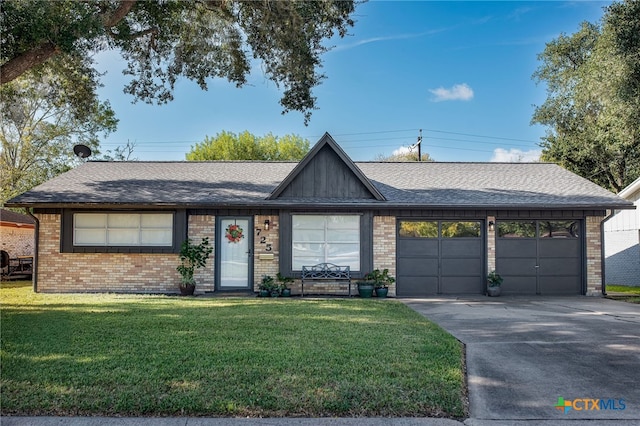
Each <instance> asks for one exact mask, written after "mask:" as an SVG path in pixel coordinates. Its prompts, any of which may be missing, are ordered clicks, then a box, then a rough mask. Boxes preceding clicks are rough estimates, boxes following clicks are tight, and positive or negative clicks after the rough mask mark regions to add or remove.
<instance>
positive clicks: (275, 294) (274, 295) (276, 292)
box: [271, 290, 280, 297]
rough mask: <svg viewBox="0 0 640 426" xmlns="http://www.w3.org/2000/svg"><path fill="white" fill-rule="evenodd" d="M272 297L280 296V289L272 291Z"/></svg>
mask: <svg viewBox="0 0 640 426" xmlns="http://www.w3.org/2000/svg"><path fill="white" fill-rule="evenodd" d="M271 297H280V292H279V291H277V290H276V291H272V292H271Z"/></svg>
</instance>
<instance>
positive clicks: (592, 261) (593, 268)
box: [586, 216, 603, 296]
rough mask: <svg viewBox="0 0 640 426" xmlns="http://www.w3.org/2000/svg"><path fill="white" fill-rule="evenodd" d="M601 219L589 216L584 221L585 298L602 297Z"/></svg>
mask: <svg viewBox="0 0 640 426" xmlns="http://www.w3.org/2000/svg"><path fill="white" fill-rule="evenodd" d="M602 219H603V217H601V216H589V217H587V219H586V239H587V292H586V294H587V296H601V295H602V234H601V232H600V223H601V222H602Z"/></svg>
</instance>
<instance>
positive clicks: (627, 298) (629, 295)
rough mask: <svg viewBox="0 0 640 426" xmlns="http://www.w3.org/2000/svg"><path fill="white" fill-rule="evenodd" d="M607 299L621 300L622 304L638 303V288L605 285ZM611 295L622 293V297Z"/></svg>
mask: <svg viewBox="0 0 640 426" xmlns="http://www.w3.org/2000/svg"><path fill="white" fill-rule="evenodd" d="M607 293H608V296H607V297H608V298H609V299H614V300H622V301H623V302H631V303H640V287H629V286H625V285H609V284H607ZM611 293H624V295H612V294H611Z"/></svg>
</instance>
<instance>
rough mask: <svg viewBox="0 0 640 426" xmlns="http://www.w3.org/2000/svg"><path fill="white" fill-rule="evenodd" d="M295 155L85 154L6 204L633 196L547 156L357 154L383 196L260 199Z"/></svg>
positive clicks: (417, 202) (570, 200)
mask: <svg viewBox="0 0 640 426" xmlns="http://www.w3.org/2000/svg"><path fill="white" fill-rule="evenodd" d="M296 164H298V163H293V162H246V161H245V162H243V161H240V162H87V163H85V164H83V165H81V166H79V167H77V168H75V169H73V170H71V171H69V172H67V173H64V174H62V175H60V176H58V177H56V178H54V179H52V180H50V181H48V182H45V183H44V184H42V185H39V186H37V187H36V188H34V189H32V190H30V191H28V192H26V193H24V194H22V195H20V196H18V197H16V198H14V199H12V200H11V201H10V202H9V203H7V205H9V206H38V207H46V206H68V205H79V204H105V205H131V206H143V205H154V206H163V205H166V206H192V207H196V206H197V207H203V208H206V207H212V208H213V207H219V206H266V207H268V206H274V207H275V206H280V205H310V204H313V205H317V204H323V205H331V204H338V205H350V204H358V205H375V206H377V207H379V208H383V207H386V206H389V207H392V206H420V207H428V208H446V207H454V208H589V209H591V208H626V207H631V206H632V204H631V203H630V202H628V201H625V200H623V199H621V198H620V197H618V196H616V195H614V194H613V193H611V192H609V191H607V190H605V189H603V188H601V187H599V186H597V185H596V184H594V183H592V182H590V181H588V180H586V179H583V178H581V177H579V176H577V175H575V174H573V173H571V172H569V171H566V170H564V169H562V168H561V167H559V166H557V165H554V164H546V163H427V162H424V163H417V162H407V163H397V162H393V163H390V162H361V163H355V164H356V166H357V167H358V168H359V169H360V170H361V171H362V172H363V173H364V175H365V176H366V177H367V178H369V179H370V181H371V182H372V183H373V185H374V186H375V187H376V188H377V189H378V191H380V193H381V194H382V195H383V196H384V197H385V198H386V200H387V201H376V200H372V201H365V202H362V201H357V202H356V201H353V200H344V199H336V200H333V199H318V200H310V199H300V200H291V199H287V200H279V199H275V200H267V198H268V197H269V195H270V193H271V192H272V191H273V190H274V189H275V188H276V187H277V186H278V185H279V184H280V182H282V180H283V179H285V177H287V175H288V174H289V173H290V172H291V171H292V170H293V168H294V167H295V166H296Z"/></svg>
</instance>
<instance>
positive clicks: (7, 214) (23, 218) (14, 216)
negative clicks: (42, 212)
mask: <svg viewBox="0 0 640 426" xmlns="http://www.w3.org/2000/svg"><path fill="white" fill-rule="evenodd" d="M0 222H10V223H25V224H29V225H34V224H35V223H36V221H35V220H33V218H32V217H31V216H27V215H26V214H20V213H16V212H12V211H11V210H6V209H0Z"/></svg>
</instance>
